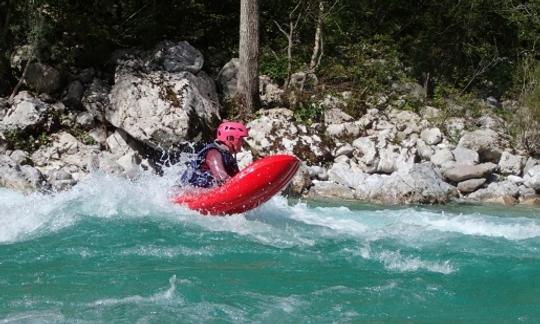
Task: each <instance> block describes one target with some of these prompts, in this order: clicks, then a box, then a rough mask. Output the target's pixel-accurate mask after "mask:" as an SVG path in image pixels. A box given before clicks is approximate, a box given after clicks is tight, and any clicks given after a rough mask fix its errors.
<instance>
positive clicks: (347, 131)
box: [325, 121, 363, 140]
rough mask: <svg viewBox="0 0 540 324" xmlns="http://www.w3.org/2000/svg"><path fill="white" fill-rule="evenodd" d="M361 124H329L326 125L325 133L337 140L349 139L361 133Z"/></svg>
mask: <svg viewBox="0 0 540 324" xmlns="http://www.w3.org/2000/svg"><path fill="white" fill-rule="evenodd" d="M362 131H363V128H362V126H361V125H360V124H359V123H358V122H356V121H354V122H345V123H339V124H329V125H327V126H326V131H325V133H326V135H327V136H329V137H331V138H333V139H338V140H350V139H354V138H357V137H358V136H360V135H361V134H362Z"/></svg>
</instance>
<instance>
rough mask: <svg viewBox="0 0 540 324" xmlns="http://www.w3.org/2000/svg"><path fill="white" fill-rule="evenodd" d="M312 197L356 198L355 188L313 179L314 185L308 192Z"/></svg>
mask: <svg viewBox="0 0 540 324" xmlns="http://www.w3.org/2000/svg"><path fill="white" fill-rule="evenodd" d="M307 196H308V197H310V198H317V199H320V198H330V199H345V200H353V199H355V196H354V190H353V189H351V188H348V187H346V186H344V185H340V184H337V183H334V182H330V181H318V180H314V181H313V186H312V187H311V188H310V190H309V192H308V194H307Z"/></svg>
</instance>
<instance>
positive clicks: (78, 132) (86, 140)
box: [69, 127, 97, 145]
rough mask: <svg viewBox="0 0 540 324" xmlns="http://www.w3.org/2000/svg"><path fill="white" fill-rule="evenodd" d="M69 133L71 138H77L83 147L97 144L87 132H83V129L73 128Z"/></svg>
mask: <svg viewBox="0 0 540 324" xmlns="http://www.w3.org/2000/svg"><path fill="white" fill-rule="evenodd" d="M69 132H70V133H71V134H72V135H73V136H75V138H77V139H78V140H79V141H81V143H83V144H85V145H96V144H97V142H96V140H95V139H94V138H93V137H92V136H90V134H88V132H87V131H85V130H84V129H81V128H78V127H74V128H72V129H70V130H69Z"/></svg>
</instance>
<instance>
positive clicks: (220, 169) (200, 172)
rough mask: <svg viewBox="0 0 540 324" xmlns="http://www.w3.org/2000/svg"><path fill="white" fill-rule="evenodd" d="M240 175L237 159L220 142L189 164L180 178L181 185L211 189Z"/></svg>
mask: <svg viewBox="0 0 540 324" xmlns="http://www.w3.org/2000/svg"><path fill="white" fill-rule="evenodd" d="M237 173H238V164H237V163H236V158H235V157H234V156H233V155H232V154H231V153H230V152H229V151H228V150H227V149H226V146H225V145H224V144H222V143H220V142H217V141H216V142H213V143H210V144H208V145H206V146H205V147H204V148H203V149H202V150H201V151H200V152H199V153H198V154H197V158H195V159H194V160H193V161H190V162H188V163H187V170H186V171H185V172H184V173H183V174H182V177H181V178H180V182H181V184H183V185H185V184H189V185H192V186H195V187H201V188H211V187H214V186H217V185H221V184H222V183H223V182H225V181H226V180H228V179H229V178H230V177H232V176H234V175H235V174H237Z"/></svg>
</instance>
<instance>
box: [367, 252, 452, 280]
mask: <svg viewBox="0 0 540 324" xmlns="http://www.w3.org/2000/svg"><path fill="white" fill-rule="evenodd" d="M360 255H361V256H362V257H363V258H364V259H369V260H375V261H378V262H381V263H382V264H383V265H384V267H385V268H386V269H388V270H392V271H398V272H411V271H418V270H425V271H429V272H437V273H442V274H450V273H453V272H455V271H456V269H455V267H454V266H452V265H451V264H450V261H449V260H446V261H442V262H441V261H426V260H422V259H421V258H419V257H414V256H405V255H402V254H401V252H399V251H388V250H382V251H380V252H373V251H371V249H370V247H369V246H366V247H363V248H361V249H360Z"/></svg>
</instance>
